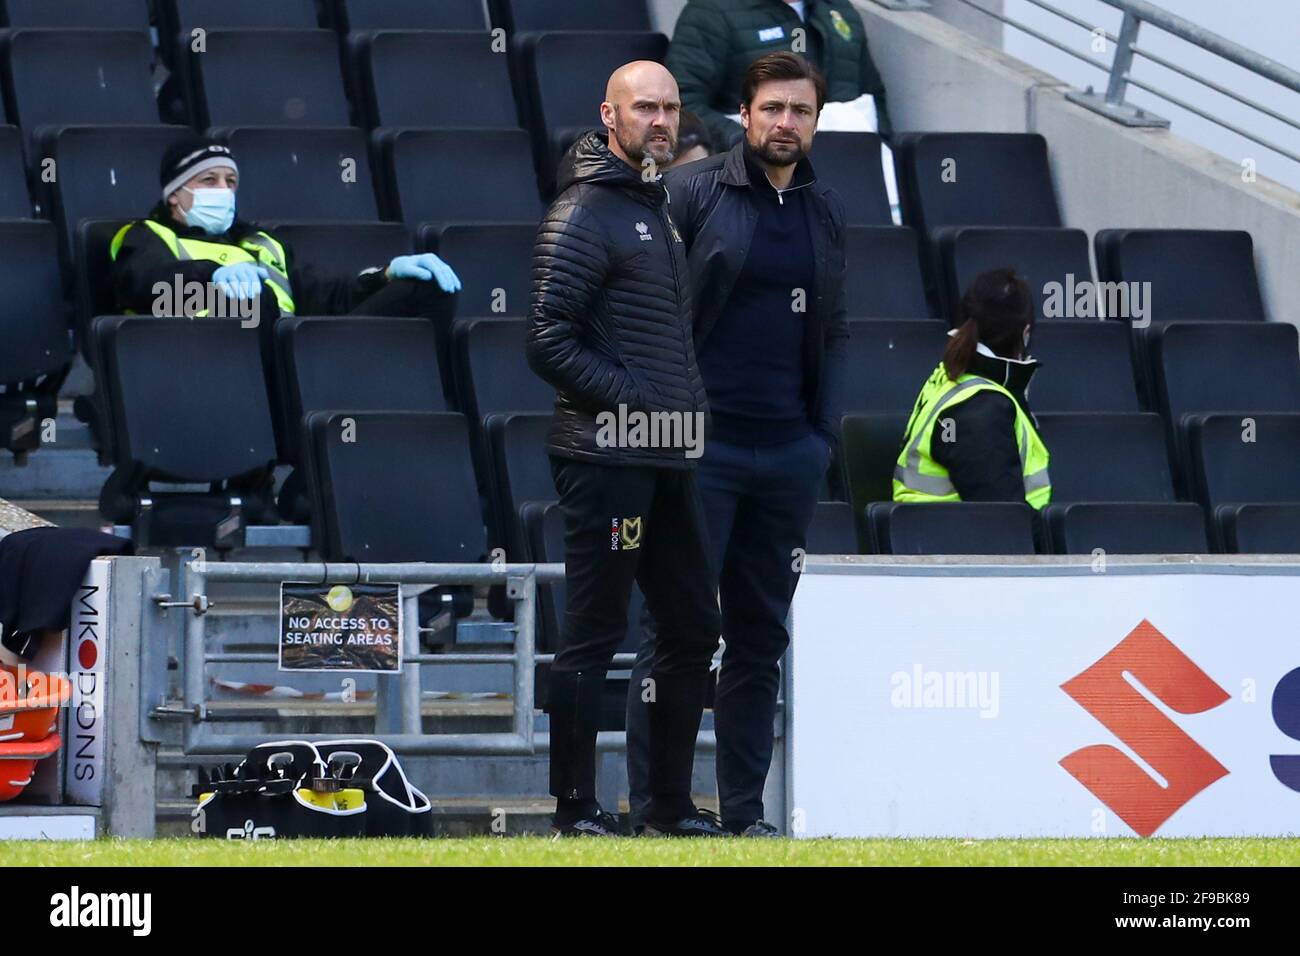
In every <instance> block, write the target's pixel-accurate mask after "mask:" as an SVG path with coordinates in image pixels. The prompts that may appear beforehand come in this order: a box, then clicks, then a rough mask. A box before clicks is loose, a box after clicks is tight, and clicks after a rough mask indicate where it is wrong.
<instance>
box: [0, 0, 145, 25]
mask: <svg viewBox="0 0 1300 956" xmlns="http://www.w3.org/2000/svg"><path fill="white" fill-rule="evenodd" d="M2 6H3V10H4V25H5V26H7V27H12V28H13V29H21V28H26V27H37V28H60V29H76V30H87V29H92V28H98V29H116V30H142V31H143V30H148V29H149V2H148V0H56V2H53V3H52V2H51V0H4V3H3V5H2Z"/></svg>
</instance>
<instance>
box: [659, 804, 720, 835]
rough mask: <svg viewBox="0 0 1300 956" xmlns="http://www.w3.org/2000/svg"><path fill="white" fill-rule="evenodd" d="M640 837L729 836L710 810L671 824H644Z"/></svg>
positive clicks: (697, 811)
mask: <svg viewBox="0 0 1300 956" xmlns="http://www.w3.org/2000/svg"><path fill="white" fill-rule="evenodd" d="M641 835H642V836H648V837H656V836H671V837H725V836H731V834H730V833H728V832H727V831H726V830H724V829H723V828H722V821H721V820H719V819H718V815H717V814H716V813H714V812H713V811H712V810H702V809H701V810H696V811H695V813H693V814H692V815H691V816H689V817H682V818H681V819H680V820H677V821H675V822H673V823H655V822H654V821H653V820H647V821H646V822H645V829H644V830H642V831H641Z"/></svg>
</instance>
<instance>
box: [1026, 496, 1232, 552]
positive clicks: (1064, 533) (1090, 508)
mask: <svg viewBox="0 0 1300 956" xmlns="http://www.w3.org/2000/svg"><path fill="white" fill-rule="evenodd" d="M1048 526H1049V528H1050V532H1051V539H1052V549H1053V551H1055V552H1056V553H1057V554H1093V553H1095V552H1097V551H1102V552H1104V553H1106V554H1205V553H1207V552H1208V551H1209V541H1208V539H1207V538H1206V534H1205V514H1204V512H1202V511H1201V508H1200V506H1199V505H1197V504H1194V503H1192V502H1190V501H1177V502H1165V503H1162V504H1151V503H1115V502H1108V503H1104V504H1103V503H1093V502H1075V503H1074V504H1070V505H1065V506H1063V507H1062V508H1061V509H1060V510H1059V511H1053V512H1052V514H1051V515H1050V516H1048Z"/></svg>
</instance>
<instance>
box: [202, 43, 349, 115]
mask: <svg viewBox="0 0 1300 956" xmlns="http://www.w3.org/2000/svg"><path fill="white" fill-rule="evenodd" d="M178 66H179V67H180V72H181V73H182V75H183V76H184V77H185V89H186V93H187V95H188V97H189V102H190V116H191V119H192V121H193V122H194V124H195V125H196V126H199V127H211V126H294V127H300V126H347V125H348V124H349V123H350V122H352V117H351V114H350V112H349V108H348V100H347V95H346V93H345V92H344V87H343V74H342V70H341V68H340V64H339V51H338V38H337V37H336V36H335V35H334V33H333V32H332V31H330V30H210V31H208V33H207V35H206V49H205V50H204V51H203V52H194V51H192V50H191V51H189V52H188V55H187V56H183V57H180V58H179V61H178Z"/></svg>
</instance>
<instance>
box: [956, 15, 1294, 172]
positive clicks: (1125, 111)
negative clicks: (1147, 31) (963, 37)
mask: <svg viewBox="0 0 1300 956" xmlns="http://www.w3.org/2000/svg"><path fill="white" fill-rule="evenodd" d="M961 2H962V3H964V4H966V6H968V7H971V8H972V9H975V10H978V11H979V12H981V13H983V14H984V15H986V16H988V17H992V18H993V19H995V20H998V21H1000V22H1001V23H1004V24H1006V25H1007V26H1010V27H1014V28H1015V29H1017V30H1019V31H1021V32H1022V33H1025V34H1027V35H1029V36H1031V37H1033V38H1034V39H1036V40H1038V41H1040V42H1042V43H1046V44H1047V45H1048V46H1051V47H1053V48H1054V49H1057V50H1060V51H1061V52H1063V53H1066V54H1068V55H1070V56H1072V57H1074V58H1075V59H1077V60H1082V61H1083V62H1085V63H1087V64H1088V65H1089V66H1092V67H1094V68H1096V69H1099V70H1101V71H1102V72H1103V73H1106V74H1107V84H1106V92H1105V93H1104V94H1097V93H1094V92H1093V90H1092V87H1091V86H1090V87H1088V89H1087V90H1086V91H1085V92H1071V93H1068V94H1066V96H1067V98H1068V99H1069V100H1070V101H1071V102H1074V103H1078V104H1079V105H1081V106H1085V107H1087V108H1088V109H1091V110H1093V111H1095V112H1098V113H1101V114H1102V115H1104V116H1107V117H1109V118H1110V119H1113V120H1115V121H1117V122H1121V123H1124V124H1125V125H1128V126H1154V127H1168V126H1169V121H1168V120H1167V119H1164V118H1163V117H1160V116H1156V115H1155V114H1153V113H1151V112H1149V111H1147V110H1144V109H1141V108H1139V107H1136V106H1133V105H1132V104H1130V103H1128V102H1127V101H1126V99H1125V94H1126V92H1127V89H1128V87H1129V86H1130V85H1131V86H1135V87H1137V88H1138V89H1141V90H1145V91H1146V92H1148V93H1150V94H1152V95H1153V96H1158V97H1160V98H1161V99H1163V100H1164V101H1166V102H1167V103H1170V104H1172V105H1174V106H1177V107H1179V108H1180V109H1184V110H1187V111H1188V112H1189V113H1192V114H1194V115H1196V116H1199V117H1201V118H1202V119H1205V120H1208V121H1210V122H1212V123H1214V124H1216V125H1218V126H1220V127H1222V128H1223V129H1226V130H1229V131H1230V132H1233V133H1236V134H1237V135H1238V136H1241V137H1243V138H1245V139H1248V140H1250V141H1252V142H1254V143H1258V144H1259V145H1260V146H1263V147H1265V148H1266V149H1269V150H1272V151H1273V152H1275V153H1277V154H1278V155H1280V156H1285V157H1286V158H1288V159H1290V160H1292V161H1294V162H1296V163H1300V152H1296V151H1293V150H1292V149H1289V148H1287V147H1285V146H1282V145H1280V144H1278V143H1275V142H1273V141H1271V140H1269V139H1266V138H1264V137H1263V136H1262V135H1260V134H1257V133H1253V132H1250V131H1249V130H1246V129H1243V128H1242V127H1240V126H1237V125H1236V124H1234V123H1232V122H1230V121H1228V120H1226V119H1223V118H1221V117H1218V116H1215V115H1213V114H1212V113H1210V112H1208V111H1206V110H1204V109H1201V108H1200V107H1197V106H1193V105H1192V104H1190V103H1188V102H1186V101H1185V100H1183V99H1181V98H1180V97H1177V96H1175V95H1174V94H1172V93H1169V92H1167V91H1165V90H1162V89H1160V88H1158V87H1156V86H1154V85H1152V84H1150V83H1147V82H1144V81H1141V80H1138V79H1136V78H1134V76H1133V75H1132V63H1133V57H1135V56H1140V57H1143V58H1144V59H1146V60H1149V61H1150V62H1152V63H1155V64H1156V65H1157V66H1161V67H1163V68H1165V69H1167V70H1170V71H1171V72H1174V73H1177V74H1179V75H1180V76H1183V77H1185V78H1187V79H1189V80H1193V81H1195V82H1197V83H1200V84H1201V85H1202V86H1205V87H1207V88H1209V89H1210V90H1213V91H1214V92H1216V93H1219V94H1221V95H1223V96H1226V97H1228V98H1229V99H1232V100H1233V101H1235V102H1237V103H1240V104H1242V105H1243V106H1248V107H1250V108H1251V109H1254V110H1256V111H1258V112H1260V113H1262V114H1263V115H1265V116H1267V117H1269V118H1270V119H1273V120H1275V121H1277V122H1280V123H1284V124H1286V125H1287V126H1289V127H1291V128H1293V129H1296V130H1300V121H1298V120H1296V119H1293V118H1292V117H1290V116H1287V115H1286V114H1284V113H1281V112H1279V111H1278V110H1275V109H1272V108H1271V107H1269V106H1266V105H1265V104H1263V103H1259V102H1257V101H1255V100H1253V99H1251V98H1250V97H1248V96H1245V95H1243V94H1240V93H1236V92H1234V91H1233V90H1230V89H1228V88H1227V87H1225V86H1223V85H1222V84H1220V83H1217V82H1215V81H1214V80H1211V79H1208V78H1206V77H1203V76H1198V75H1197V74H1196V73H1194V72H1193V71H1191V70H1189V69H1187V68H1186V67H1182V66H1179V65H1178V64H1177V63H1174V62H1172V61H1170V60H1169V59H1167V58H1165V57H1163V56H1160V55H1158V54H1156V53H1154V52H1152V51H1151V50H1148V49H1145V48H1144V47H1140V46H1138V45H1137V36H1138V31H1139V29H1140V27H1141V25H1142V24H1143V23H1149V24H1151V26H1153V27H1156V28H1157V29H1160V30H1163V31H1165V32H1166V33H1168V34H1170V35H1172V36H1176V37H1178V38H1179V39H1181V40H1184V41H1185V42H1187V43H1191V44H1192V45H1194V46H1197V47H1200V48H1201V49H1203V50H1206V51H1207V52H1209V53H1213V54H1215V55H1216V56H1219V57H1220V58H1222V59H1224V60H1227V61H1228V62H1229V63H1233V64H1235V65H1237V66H1239V67H1241V68H1243V69H1245V70H1249V71H1250V72H1252V73H1254V74H1255V75H1257V76H1261V77H1264V78H1265V79H1267V80H1271V81H1272V82H1274V83H1277V84H1278V85H1279V86H1282V87H1284V88H1285V89H1289V90H1292V91H1294V92H1297V93H1300V72H1298V71H1296V70H1293V69H1292V68H1290V67H1288V66H1286V65H1285V64H1282V63H1279V62H1278V61H1277V60H1274V59H1272V58H1271V57H1267V56H1264V55H1263V54H1261V53H1258V52H1256V51H1254V50H1251V49H1249V48H1247V47H1244V46H1242V45H1241V44H1239V43H1236V42H1234V41H1232V40H1229V39H1228V38H1227V37H1224V36H1221V35H1220V34H1218V33H1215V32H1214V31H1212V30H1207V29H1206V28H1204V27H1202V26H1199V25H1197V24H1195V23H1193V22H1192V21H1190V20H1187V19H1186V18H1184V17H1181V16H1178V15H1177V14H1175V13H1171V12H1170V11H1168V10H1166V9H1164V8H1163V7H1159V6H1157V5H1155V4H1154V3H1150V2H1148V0H1100V2H1101V3H1104V4H1106V5H1107V6H1110V7H1114V8H1115V9H1117V10H1120V11H1121V12H1122V13H1123V14H1124V19H1123V23H1122V25H1121V27H1120V32H1119V35H1118V36H1115V35H1113V34H1111V33H1109V32H1107V31H1106V30H1104V29H1101V28H1100V27H1095V26H1093V25H1092V24H1089V23H1088V22H1087V21H1085V20H1083V19H1081V18H1080V17H1078V16H1076V15H1074V14H1072V13H1070V12H1068V11H1066V10H1062V9H1060V8H1059V7H1057V6H1054V5H1053V4H1051V3H1048V2H1047V0H1028V2H1029V3H1031V4H1033V5H1034V6H1035V7H1038V8H1040V9H1042V10H1046V11H1048V12H1049V13H1052V14H1054V15H1056V16H1058V17H1060V18H1061V19H1063V20H1065V21H1067V22H1068V23H1070V24H1072V25H1074V26H1077V27H1081V28H1083V29H1086V30H1088V31H1089V32H1090V33H1092V34H1098V33H1100V34H1101V35H1102V36H1104V37H1105V38H1106V39H1107V40H1109V41H1110V42H1111V43H1113V44H1115V54H1114V56H1113V58H1112V59H1111V62H1110V64H1109V65H1107V64H1105V63H1103V62H1102V61H1100V60H1097V59H1095V58H1093V57H1090V56H1087V55H1085V54H1083V53H1080V52H1079V51H1077V50H1075V49H1072V48H1071V47H1070V46H1068V45H1067V44H1065V43H1062V42H1060V41H1058V40H1056V39H1054V38H1052V37H1050V36H1048V35H1046V34H1044V33H1043V32H1041V31H1040V30H1036V29H1034V28H1032V27H1030V26H1028V25H1026V24H1024V23H1021V22H1020V21H1018V20H1016V19H1014V18H1012V17H1008V16H1006V15H1004V14H1001V13H998V12H996V11H994V10H990V9H989V8H987V7H985V6H982V5H981V4H979V3H976V2H974V0H961Z"/></svg>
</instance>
